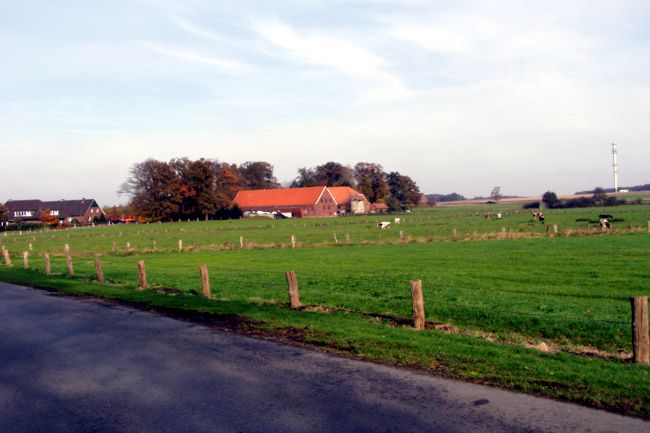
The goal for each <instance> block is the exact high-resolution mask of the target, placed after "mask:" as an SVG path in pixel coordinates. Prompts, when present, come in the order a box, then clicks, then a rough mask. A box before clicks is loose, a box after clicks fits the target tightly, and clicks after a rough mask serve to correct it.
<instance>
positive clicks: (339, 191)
mask: <svg viewBox="0 0 650 433" xmlns="http://www.w3.org/2000/svg"><path fill="white" fill-rule="evenodd" d="M327 189H328V190H329V191H330V193H332V196H333V197H334V201H336V204H345V203H347V202H349V201H350V197H351V196H359V197H363V198H364V199H365V196H363V194H361V193H360V192H359V191H357V190H355V189H354V188H350V187H349V186H330V187H328V188H327Z"/></svg>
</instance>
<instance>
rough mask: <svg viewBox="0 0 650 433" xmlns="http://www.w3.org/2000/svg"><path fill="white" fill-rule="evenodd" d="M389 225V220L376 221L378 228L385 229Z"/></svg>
mask: <svg viewBox="0 0 650 433" xmlns="http://www.w3.org/2000/svg"><path fill="white" fill-rule="evenodd" d="M389 227H390V221H381V222H378V223H377V228H378V229H382V230H383V229H385V228H389Z"/></svg>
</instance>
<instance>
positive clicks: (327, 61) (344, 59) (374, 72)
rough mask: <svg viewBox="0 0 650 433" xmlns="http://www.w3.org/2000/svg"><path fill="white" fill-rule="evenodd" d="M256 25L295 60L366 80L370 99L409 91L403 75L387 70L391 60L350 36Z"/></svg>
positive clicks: (359, 79)
mask: <svg viewBox="0 0 650 433" xmlns="http://www.w3.org/2000/svg"><path fill="white" fill-rule="evenodd" d="M254 28H255V30H256V31H257V32H258V33H259V34H260V35H261V36H262V37H263V38H264V39H265V40H267V41H268V42H270V43H271V44H273V45H274V46H276V47H278V48H280V49H282V50H283V51H284V52H285V53H286V54H287V55H288V56H289V57H290V58H292V59H294V60H297V61H301V62H305V63H308V64H312V65H320V66H327V67H329V68H332V69H334V70H337V71H339V72H340V73H342V74H344V75H346V76H348V77H352V78H354V79H356V80H358V81H360V82H363V83H364V85H366V86H367V87H368V89H366V91H365V92H364V94H365V96H366V97H368V98H371V99H375V98H378V99H392V98H402V97H406V96H408V94H409V92H408V90H407V89H406V87H405V86H404V84H403V83H402V82H401V80H400V78H399V77H398V76H396V75H394V74H392V73H390V72H387V71H386V69H388V67H389V65H388V62H386V61H385V60H384V59H383V58H381V57H379V56H377V55H376V54H374V53H372V52H371V51H369V50H368V49H366V48H364V47H362V46H359V45H357V44H355V43H353V42H351V41H350V40H348V39H343V38H340V37H334V36H330V35H327V34H323V33H320V32H312V33H310V34H298V33H297V32H296V31H295V30H294V29H293V28H292V27H290V26H288V25H285V24H282V23H279V22H265V23H258V24H256V25H255V26H254Z"/></svg>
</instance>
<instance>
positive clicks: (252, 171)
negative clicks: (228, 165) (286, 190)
mask: <svg viewBox="0 0 650 433" xmlns="http://www.w3.org/2000/svg"><path fill="white" fill-rule="evenodd" d="M239 173H240V175H241V178H242V184H241V186H242V188H243V189H271V188H279V187H280V184H279V183H278V180H277V179H276V178H275V176H274V175H273V166H272V165H271V164H269V163H268V162H264V161H247V162H245V163H243V164H242V165H240V166H239Z"/></svg>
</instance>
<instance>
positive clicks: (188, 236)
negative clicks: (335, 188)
mask: <svg viewBox="0 0 650 433" xmlns="http://www.w3.org/2000/svg"><path fill="white" fill-rule="evenodd" d="M497 212H501V214H502V218H501V219H497V218H496V217H495V215H496V213H497ZM486 214H489V215H490V216H491V218H485V215H486ZM544 214H545V216H546V224H544V225H542V224H540V223H539V222H537V221H533V219H532V217H531V212H530V210H525V209H521V208H520V207H514V206H459V207H432V208H425V209H421V210H416V211H414V212H413V213H411V214H393V215H373V216H359V217H339V218H318V219H286V220H273V219H267V218H252V219H242V220H229V221H198V222H197V221H192V222H187V221H186V222H174V223H164V224H135V225H112V226H104V227H93V228H78V229H69V230H65V231H63V230H59V231H53V230H50V231H46V232H40V231H37V232H27V231H23V232H8V234H7V237H2V235H0V243H2V244H4V245H6V247H7V248H9V249H10V250H12V251H14V250H15V251H18V252H20V251H23V250H26V249H27V248H28V244H29V243H31V244H32V248H33V251H34V252H35V253H37V254H39V253H43V252H50V253H54V252H61V251H62V249H63V246H64V244H66V243H67V244H69V245H70V247H71V248H72V252H73V254H83V253H91V254H97V253H99V254H106V253H111V252H112V249H113V243H115V248H116V252H118V253H120V252H125V251H126V245H127V243H129V245H130V248H131V249H133V250H136V251H148V250H152V249H153V242H154V241H155V242H156V247H157V249H158V250H161V251H174V250H176V249H177V247H178V240H182V241H183V247H184V248H187V249H224V248H239V247H240V238H243V239H244V242H245V245H246V247H247V248H281V247H287V246H289V245H290V242H291V236H292V235H294V236H295V237H296V241H297V243H298V246H301V247H311V246H330V245H331V246H337V245H340V244H345V242H346V234H347V235H349V240H350V243H351V244H353V245H358V244H364V243H395V242H400V240H402V242H420V243H427V242H444V241H453V240H465V239H466V240H471V239H491V238H503V237H544V236H547V235H552V234H553V233H554V226H557V230H558V234H559V235H580V234H590V233H591V234H598V233H600V228H599V224H598V215H601V214H610V215H612V216H613V217H614V221H613V223H612V224H613V232H612V233H613V234H618V233H624V232H630V231H637V232H639V231H640V232H645V231H647V228H648V221H650V205H636V206H618V207H609V208H585V209H552V210H547V211H544ZM394 218H400V219H401V223H400V224H395V223H394ZM379 221H391V222H392V224H391V226H390V228H388V229H386V230H379V229H378V228H377V222H379ZM20 233H22V234H20ZM454 233H455V236H454Z"/></svg>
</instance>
